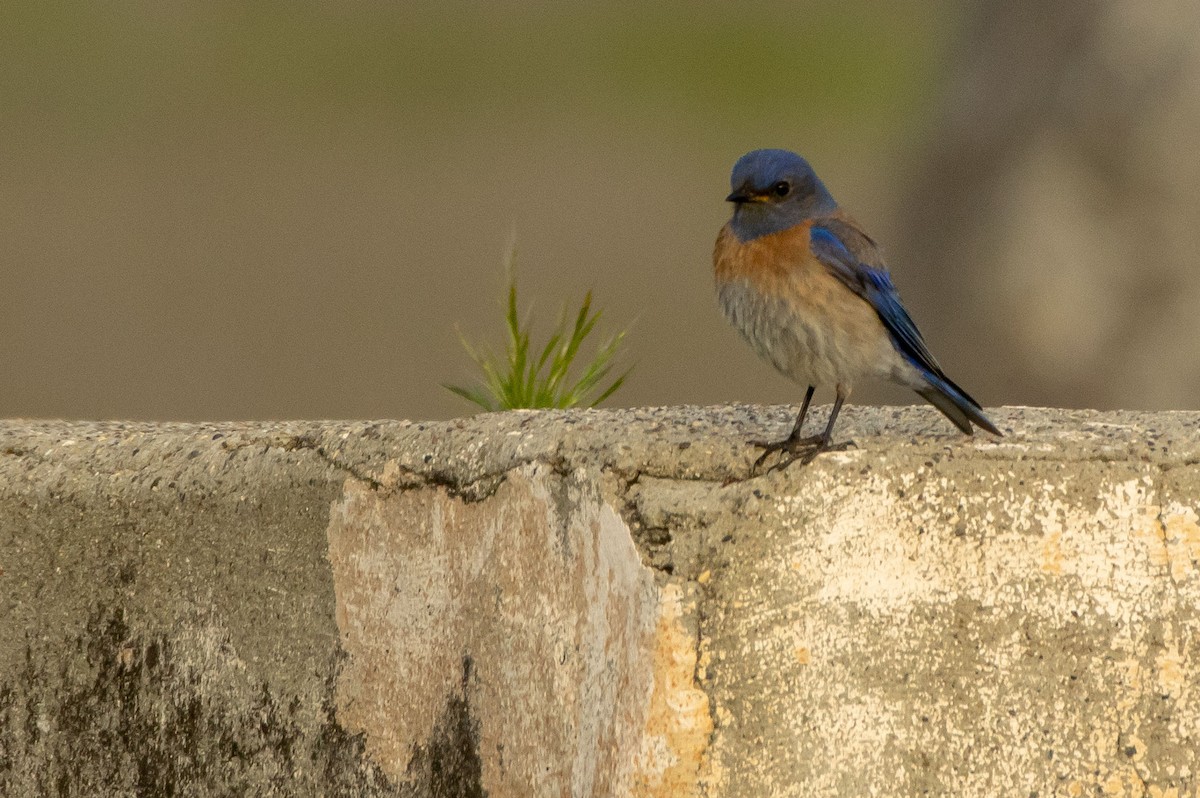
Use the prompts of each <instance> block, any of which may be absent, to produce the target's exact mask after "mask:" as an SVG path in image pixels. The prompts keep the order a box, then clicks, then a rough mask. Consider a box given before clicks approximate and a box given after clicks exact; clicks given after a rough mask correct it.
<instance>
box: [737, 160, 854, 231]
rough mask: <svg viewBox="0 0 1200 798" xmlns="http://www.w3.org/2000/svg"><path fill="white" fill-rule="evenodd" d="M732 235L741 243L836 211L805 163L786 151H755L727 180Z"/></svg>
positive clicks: (828, 194) (830, 199)
mask: <svg viewBox="0 0 1200 798" xmlns="http://www.w3.org/2000/svg"><path fill="white" fill-rule="evenodd" d="M729 183H730V188H732V189H733V191H732V193H730V195H729V196H728V197H726V198H725V199H726V200H727V201H728V202H732V203H733V204H734V212H733V231H734V233H735V234H736V235H737V237H738V238H739V239H741V240H742V241H749V240H750V239H754V238H758V237H759V236H764V235H769V234H770V233H777V232H780V231H782V230H787V229H788V228H790V227H795V226H796V225H798V224H800V223H801V222H803V221H804V220H805V219H811V218H812V217H814V216H821V215H823V214H827V213H831V212H832V211H833V210H835V209H836V208H837V202H835V201H834V199H833V197H832V196H831V195H830V193H829V191H828V190H827V189H826V188H825V184H824V183H822V182H821V180H820V178H818V177H817V173H816V172H814V171H813V168H812V167H811V166H809V165H808V161H806V160H804V159H803V158H801V157H800V156H799V155H797V154H796V153H794V152H789V151H788V150H754V151H753V152H748V153H746V154H745V155H743V156H742V157H741V158H739V159H738V162H737V163H736V164H734V166H733V174H732V175H731V176H730V178H729Z"/></svg>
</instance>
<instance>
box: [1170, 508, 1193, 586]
mask: <svg viewBox="0 0 1200 798" xmlns="http://www.w3.org/2000/svg"><path fill="white" fill-rule="evenodd" d="M1162 525H1163V539H1164V541H1165V542H1166V544H1167V557H1168V560H1169V562H1170V564H1171V578H1172V579H1174V580H1175V581H1176V582H1184V581H1187V580H1188V579H1190V578H1192V577H1193V576H1195V575H1196V571H1197V567H1198V566H1200V516H1197V514H1196V511H1195V510H1193V509H1192V508H1191V507H1185V506H1183V505H1179V504H1173V505H1171V506H1170V507H1168V508H1166V509H1165V510H1164V512H1163V515H1162Z"/></svg>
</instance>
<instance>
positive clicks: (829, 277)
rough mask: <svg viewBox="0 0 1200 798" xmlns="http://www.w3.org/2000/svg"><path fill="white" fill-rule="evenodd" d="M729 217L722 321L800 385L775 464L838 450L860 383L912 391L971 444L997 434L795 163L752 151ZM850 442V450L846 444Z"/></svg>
mask: <svg viewBox="0 0 1200 798" xmlns="http://www.w3.org/2000/svg"><path fill="white" fill-rule="evenodd" d="M730 188H731V189H732V191H731V193H730V194H729V196H727V197H726V198H725V199H726V201H727V202H731V203H733V216H732V217H731V218H730V220H729V222H728V223H727V224H726V225H725V226H724V227H722V228H721V232H720V233H719V234H718V236H717V242H716V246H715V247H714V250H713V273H714V277H715V279H716V287H717V298H718V302H719V304H720V306H721V309H722V311H723V312H724V314H725V316H726V318H727V319H728V320H729V321H730V322H731V323H732V324H733V326H734V327H735V328H736V329H737V330H738V332H740V333H741V334H742V337H744V338H745V339H746V341H748V342H749V344H750V346H751V347H752V348H753V349H754V350H755V351H756V352H757V353H758V354H759V355H760V356H761V357H762V358H763V359H765V360H766V361H767V362H768V363H770V364H771V365H772V366H774V367H775V368H776V369H778V370H779V371H780V372H781V373H783V374H784V375H785V376H787V377H789V378H791V379H792V380H794V381H795V382H797V383H799V384H800V385H805V386H807V391H806V392H805V394H804V401H803V403H802V404H801V406H800V414H799V416H797V418H796V423H795V425H794V426H793V427H792V431H791V433H790V434H789V435H788V436H787V437H786V438H784V439H782V440H779V441H773V442H765V441H754V442H753V443H754V444H755V445H756V446H758V447H761V448H762V449H763V452H762V455H761V456H760V457H759V458H758V460H757V461H756V462H755V464H754V469H755V470H757V469H758V468H759V467H761V465H762V464H763V462H764V461H765V460H766V458H767V457H768V456H769V455H771V454H772V453H773V452H783V453H784V454H785V455H791V458H790V459H786V460H785V459H784V458H783V457H781V460H780V463H779V464H778V465H777V466H775V467H779V465H782V464H784V463H785V462H791V461H792V460H794V459H796V458H801V460H802V462H803V463H808V462H811V461H812V460H813V458H815V457H816V456H817V455H818V454H819V453H821V452H823V451H827V450H829V449H831V448H840V447H835V446H834V445H833V443H832V441H833V428H834V424H835V423H836V422H837V417H838V412H839V411H840V410H841V409H842V403H843V402H845V400H846V398H847V397H848V396H850V393H851V391H852V390H853V388H854V386H855V385H857V384H858V383H859V382H860V381H861V380H864V379H886V380H891V381H892V382H896V383H899V384H900V385H903V386H906V387H909V388H912V389H913V390H914V391H916V392H917V393H918V394H919V395H920V396H921V397H923V398H924V399H925V400H926V401H928V402H929V403H930V404H932V405H933V406H934V407H936V408H937V409H938V410H940V411H941V412H942V413H943V414H944V415H945V416H946V418H948V419H950V421H951V422H952V423H953V424H954V425H955V426H956V427H958V429H960V430H962V431H963V432H964V433H966V434H968V435H970V434H971V433H972V432H973V429H974V427H975V426H978V427H980V428H982V429H985V430H987V431H988V432H990V433H992V434H994V435H1001V432H1000V430H999V429H997V428H996V425H995V424H993V423H992V422H991V421H990V420H988V418H987V416H985V415H984V413H983V409H982V408H981V407H980V405H979V403H978V402H976V401H975V400H974V399H972V398H971V396H970V395H969V394H968V393H967V392H966V391H964V390H963V389H962V388H960V387H958V385H956V384H955V383H954V382H953V381H952V380H951V379H950V378H949V377H947V376H946V374H945V372H943V371H942V368H941V366H940V365H938V362H937V360H936V359H935V358H934V357H933V354H932V353H930V351H929V348H928V347H927V346H926V344H925V340H924V338H923V337H922V336H921V333H920V331H919V330H918V329H917V325H916V324H915V323H914V322H913V320H912V317H911V316H909V315H908V312H907V311H906V310H905V309H904V305H902V304H901V302H900V295H899V294H898V293H897V291H896V287H895V285H893V283H892V278H891V275H890V274H889V272H888V269H887V265H886V263H885V262H884V258H883V254H882V253H881V252H880V249H879V246H878V245H877V244H876V243H875V240H874V239H872V238H871V237H870V236H869V235H868V234H867V233H866V232H865V231H864V230H863V229H862V227H861V226H860V225H859V224H858V222H856V221H855V220H854V219H853V218H852V217H850V216H849V215H848V214H846V213H845V212H844V211H843V210H842V209H841V208H840V207H839V206H838V203H837V201H836V200H834V198H833V195H832V194H830V193H829V190H828V189H827V188H826V187H825V184H824V183H822V182H821V179H820V178H819V177H817V174H816V172H815V171H814V170H813V168H812V166H810V165H809V163H808V161H806V160H805V159H804V158H802V157H801V156H799V155H797V154H796V153H794V152H791V151H789V150H783V149H761V150H754V151H752V152H748V153H746V154H745V155H743V156H742V157H741V158H739V159H738V161H737V163H736V164H734V167H733V172H732V174H731V176H730ZM820 385H826V386H832V387H833V388H834V390H835V391H836V395H835V399H834V403H833V408H832V409H831V411H830V413H829V419H828V421H827V422H826V425H825V430H824V432H822V433H819V434H816V435H812V436H809V437H804V436H803V435H802V432H801V429H802V427H803V426H804V421H805V417H806V416H807V415H808V408H809V403H810V402H811V401H812V397H813V392H814V391H815V390H816V388H817V386H820ZM843 445H845V444H843Z"/></svg>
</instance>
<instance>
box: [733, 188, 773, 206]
mask: <svg viewBox="0 0 1200 798" xmlns="http://www.w3.org/2000/svg"><path fill="white" fill-rule="evenodd" d="M766 199H767V195H766V194H756V193H755V192H753V191H751V190H750V189H748V188H745V187H743V188H739V189H738V190H737V191H735V192H733V193H732V194H730V195H729V196H728V197H726V198H725V201H726V202H733V203H736V204H738V205H741V204H743V203H746V202H766Z"/></svg>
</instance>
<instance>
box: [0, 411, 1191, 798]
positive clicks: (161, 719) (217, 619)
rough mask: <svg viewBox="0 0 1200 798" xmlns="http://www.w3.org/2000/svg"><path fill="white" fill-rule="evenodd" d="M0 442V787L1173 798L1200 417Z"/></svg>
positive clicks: (261, 428)
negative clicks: (767, 441)
mask: <svg viewBox="0 0 1200 798" xmlns="http://www.w3.org/2000/svg"><path fill="white" fill-rule="evenodd" d="M789 412H790V411H789V410H787V409H785V408H775V409H772V410H756V409H753V408H674V409H668V410H628V411H615V412H600V411H578V412H576V411H572V412H563V413H509V414H503V415H487V416H480V417H477V418H474V419H470V420H463V421H455V422H447V423H437V424H413V423H408V422H379V423H371V422H357V423H319V422H311V423H264V424H232V423H230V424H197V425H182V424H117V423H107V424H98V423H64V422H19V421H17V422H7V423H4V424H2V425H0V795H5V796H41V795H48V794H57V795H172V794H174V795H189V796H190V795H231V794H234V795H237V794H246V795H356V796H359V795H362V796H386V795H404V796H484V795H488V796H492V798H502V797H503V796H531V795H539V796H540V795H552V796H564V795H569V796H609V795H613V796H625V795H629V796H689V795H697V796H700V795H703V796H730V797H733V796H755V797H756V798H761V797H763V796H785V795H787V796H792V795H795V796H849V795H855V796H857V795H879V796H909V795H954V796H997V795H1016V796H1034V795H1036V796H1050V795H1067V796H1074V795H1078V796H1082V795H1097V794H1099V795H1108V796H1195V795H1197V794H1198V792H1197V789H1198V785H1200V678H1198V675H1200V670H1198V665H1197V662H1198V658H1200V618H1198V613H1197V610H1198V609H1200V523H1198V516H1197V512H1198V510H1200V433H1198V430H1200V414H1197V413H1155V414H1139V413H1092V412H1084V411H1054V410H1031V409H1006V410H1000V411H996V412H995V415H994V418H995V419H996V420H997V422H998V423H999V424H1000V426H1001V427H1002V428H1004V429H1005V430H1006V431H1008V434H1007V436H1006V437H1005V438H1003V439H999V440H997V439H992V438H990V437H986V436H980V437H975V438H964V437H961V436H959V435H958V434H957V433H956V432H954V431H953V430H952V429H950V428H949V425H948V424H946V423H944V422H943V421H942V420H941V419H940V417H938V416H937V415H936V413H935V412H934V411H932V410H929V409H926V408H911V409H893V408H885V409H868V408H860V407H854V408H850V409H848V410H847V411H846V413H845V422H844V426H840V428H839V433H840V435H842V436H846V437H851V438H853V439H854V440H855V441H856V442H857V448H850V449H848V450H846V451H844V452H835V453H830V454H826V455H823V456H821V457H819V458H818V459H817V460H816V461H815V462H813V463H812V464H811V465H809V466H800V465H793V466H791V467H789V468H786V469H780V470H777V471H774V472H771V473H768V474H765V475H761V476H751V475H750V474H749V473H748V464H749V462H750V461H751V460H753V458H754V457H755V456H756V454H757V451H756V450H755V449H753V448H752V447H750V446H748V445H747V441H748V440H750V439H754V438H762V437H774V436H776V435H782V434H784V433H785V432H786V431H787V429H788V428H789V425H790V419H789V418H788V414H789Z"/></svg>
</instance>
